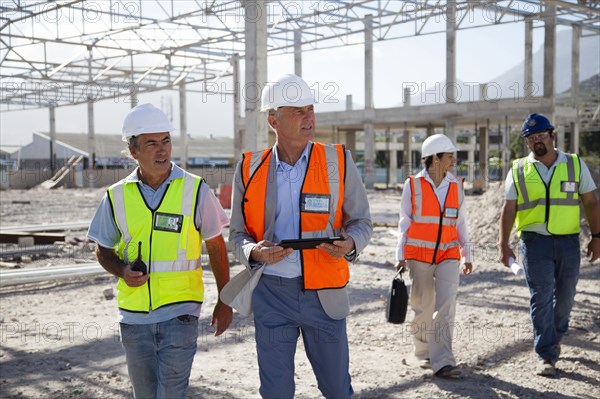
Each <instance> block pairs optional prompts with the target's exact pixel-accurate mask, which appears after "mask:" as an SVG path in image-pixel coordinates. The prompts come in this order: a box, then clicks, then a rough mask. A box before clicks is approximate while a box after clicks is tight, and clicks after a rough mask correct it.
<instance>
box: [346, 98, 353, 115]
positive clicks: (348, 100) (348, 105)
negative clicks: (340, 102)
mask: <svg viewBox="0 0 600 399" xmlns="http://www.w3.org/2000/svg"><path fill="white" fill-rule="evenodd" d="M346 111H352V94H346Z"/></svg>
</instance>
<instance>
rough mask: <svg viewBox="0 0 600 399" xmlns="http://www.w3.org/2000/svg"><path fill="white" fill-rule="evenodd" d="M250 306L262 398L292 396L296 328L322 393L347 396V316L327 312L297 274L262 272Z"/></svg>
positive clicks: (332, 396) (327, 396) (348, 385)
mask: <svg viewBox="0 0 600 399" xmlns="http://www.w3.org/2000/svg"><path fill="white" fill-rule="evenodd" d="M252 309H253V311H254V323H255V326H256V327H255V328H256V330H255V338H256V351H257V354H258V368H259V375H260V394H261V396H262V397H263V398H277V399H286V398H290V399H291V398H293V397H294V393H295V384H294V355H295V353H296V345H297V343H298V338H299V336H300V333H302V341H303V342H304V348H305V351H306V356H307V357H308V360H309V361H310V364H311V366H312V369H313V371H314V373H315V375H316V377H317V384H318V387H319V390H320V391H321V393H322V394H323V396H324V397H325V398H328V399H329V398H349V397H351V396H352V394H353V393H354V391H353V390H352V385H351V384H350V373H349V372H348V368H349V364H350V358H349V354H348V337H347V335H346V319H342V320H334V319H332V318H330V317H329V316H327V314H326V313H325V311H324V310H323V307H322V306H321V302H320V301H319V297H318V295H317V292H316V291H305V290H303V289H302V278H301V277H299V278H283V277H276V276H270V275H266V274H263V275H262V277H261V279H260V280H259V282H258V285H257V286H256V289H255V290H254V292H253V294H252Z"/></svg>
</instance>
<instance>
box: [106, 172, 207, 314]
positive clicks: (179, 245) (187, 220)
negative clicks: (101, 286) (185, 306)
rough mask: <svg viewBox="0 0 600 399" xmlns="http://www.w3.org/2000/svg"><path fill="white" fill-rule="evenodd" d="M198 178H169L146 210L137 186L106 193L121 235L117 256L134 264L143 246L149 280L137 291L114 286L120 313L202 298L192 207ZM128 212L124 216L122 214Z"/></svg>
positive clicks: (123, 186)
mask: <svg viewBox="0 0 600 399" xmlns="http://www.w3.org/2000/svg"><path fill="white" fill-rule="evenodd" d="M201 184H202V179H201V178H200V177H198V176H194V175H191V174H189V173H187V172H186V174H185V177H184V178H179V179H173V180H172V181H171V183H170V184H169V187H167V189H166V191H165V194H164V196H163V198H162V200H161V202H160V205H159V207H158V209H156V210H154V211H153V210H151V209H149V208H148V206H147V205H146V202H145V201H144V199H143V197H142V194H141V192H140V190H139V187H138V185H137V184H136V183H133V182H132V183H126V182H124V181H121V182H119V183H116V184H114V185H113V186H111V187H110V188H109V189H108V195H109V198H110V200H111V204H112V207H113V215H114V218H115V223H116V225H117V227H118V229H119V231H120V232H121V240H120V242H119V244H118V247H117V254H118V256H119V258H120V259H122V260H123V261H124V262H129V263H131V262H133V261H135V259H136V258H137V256H138V243H139V242H141V243H142V254H141V255H142V260H143V261H144V262H145V263H146V265H147V266H148V271H149V273H150V278H149V279H148V281H147V282H146V283H145V284H144V285H143V286H140V287H129V286H128V285H127V284H126V283H125V281H124V280H123V279H121V278H120V279H119V282H118V284H117V300H118V304H119V308H121V309H124V310H127V311H131V312H148V311H149V310H155V309H158V308H160V307H161V306H165V305H170V304H174V303H181V302H199V303H201V302H202V301H203V299H204V286H203V283H202V268H201V265H200V255H201V248H202V237H201V235H200V232H199V231H198V230H197V229H196V226H195V206H196V199H197V197H198V191H199V189H200V185H201ZM126 210H127V212H126Z"/></svg>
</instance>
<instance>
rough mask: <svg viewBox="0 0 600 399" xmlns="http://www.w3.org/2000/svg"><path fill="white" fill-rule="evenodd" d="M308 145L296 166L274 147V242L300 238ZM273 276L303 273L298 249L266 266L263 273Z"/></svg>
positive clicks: (292, 275)
mask: <svg viewBox="0 0 600 399" xmlns="http://www.w3.org/2000/svg"><path fill="white" fill-rule="evenodd" d="M309 146H310V144H307V146H306V148H304V152H303V153H302V155H301V156H300V159H298V161H297V162H296V164H295V165H288V164H287V163H285V162H283V161H281V160H280V159H279V153H278V152H277V146H275V148H274V151H273V153H274V155H275V166H276V169H275V170H276V172H277V211H276V213H275V229H274V233H273V241H274V242H275V243H278V242H280V241H281V240H286V239H296V238H300V192H301V191H302V183H303V182H304V176H306V169H307V166H308V148H309ZM263 273H264V274H270V275H273V276H279V277H285V278H294V277H299V276H301V275H302V263H301V262H300V251H294V252H292V254H291V255H289V256H287V257H286V258H285V259H283V260H282V261H280V262H277V263H273V264H270V265H267V266H266V267H265V270H264V272H263Z"/></svg>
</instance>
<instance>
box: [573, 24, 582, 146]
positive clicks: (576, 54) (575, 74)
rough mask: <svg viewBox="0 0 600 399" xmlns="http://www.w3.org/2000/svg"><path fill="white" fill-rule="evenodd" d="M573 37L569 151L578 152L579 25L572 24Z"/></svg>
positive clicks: (579, 122)
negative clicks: (572, 110)
mask: <svg viewBox="0 0 600 399" xmlns="http://www.w3.org/2000/svg"><path fill="white" fill-rule="evenodd" d="M572 34H573V37H572V42H571V97H572V100H573V108H575V111H576V114H575V121H574V122H573V123H571V151H572V152H574V153H578V152H579V126H580V124H581V121H580V120H579V39H580V37H581V27H580V26H579V25H573V33H572Z"/></svg>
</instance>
